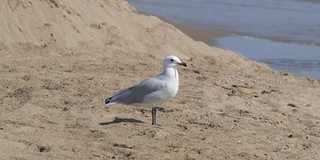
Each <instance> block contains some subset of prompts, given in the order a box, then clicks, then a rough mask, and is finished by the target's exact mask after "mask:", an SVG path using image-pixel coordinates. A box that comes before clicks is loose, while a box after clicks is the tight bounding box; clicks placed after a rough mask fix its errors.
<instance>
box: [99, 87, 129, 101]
mask: <svg viewBox="0 0 320 160" xmlns="http://www.w3.org/2000/svg"><path fill="white" fill-rule="evenodd" d="M132 88H133V87H130V88H126V89H123V90H120V91H118V92H117V93H115V94H114V95H113V96H111V97H109V98H107V99H105V100H104V104H105V105H106V106H110V105H113V104H118V103H122V104H126V100H125V99H126V97H127V96H128V91H129V90H131V89H132Z"/></svg>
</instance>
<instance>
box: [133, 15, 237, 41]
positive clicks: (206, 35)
mask: <svg viewBox="0 0 320 160" xmlns="http://www.w3.org/2000/svg"><path fill="white" fill-rule="evenodd" d="M137 12H138V13H139V14H143V15H147V16H150V15H152V16H155V17H158V18H159V19H161V20H162V21H164V22H167V23H169V24H171V25H173V26H174V27H176V28H177V29H179V30H180V31H181V32H183V33H184V34H186V35H187V36H189V37H190V38H192V39H193V40H195V41H201V42H203V43H206V44H207V45H209V46H211V47H217V45H216V44H217V38H220V37H228V36H232V35H233V34H232V33H228V32H223V31H216V30H208V29H203V28H199V27H195V26H189V25H185V24H181V23H178V22H173V21H170V20H167V19H166V18H164V17H160V16H158V15H154V14H151V13H147V12H143V11H138V10H137Z"/></svg>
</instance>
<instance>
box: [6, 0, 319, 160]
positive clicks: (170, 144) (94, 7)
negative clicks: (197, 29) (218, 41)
mask: <svg viewBox="0 0 320 160" xmlns="http://www.w3.org/2000/svg"><path fill="white" fill-rule="evenodd" d="M0 19H1V23H0V55H1V58H0V86H1V87H0V91H1V92H0V144H1V145H0V159H19V160H21V159H159V160H160V159H161V160H163V159H317V158H319V156H320V155H319V154H320V152H319V151H320V127H319V126H320V124H319V121H320V118H319V116H320V110H319V104H320V85H319V82H318V81H316V80H314V79H312V78H300V77H295V76H293V75H291V74H288V73H283V72H277V71H272V70H271V69H269V68H268V67H267V66H266V65H265V64H261V63H257V62H253V61H249V60H247V59H245V58H244V57H243V56H241V55H240V54H238V53H234V52H232V51H229V50H222V49H218V48H212V47H209V46H207V45H206V44H204V43H203V42H199V41H194V40H193V39H191V38H189V37H188V36H186V35H185V34H184V33H182V32H181V31H179V30H178V29H176V28H175V27H173V26H172V25H171V24H168V23H165V22H163V21H162V20H160V19H159V18H156V17H154V16H147V15H141V14H138V13H137V11H136V10H135V9H134V8H132V7H131V6H129V5H128V4H127V2H125V1H121V0H92V1H87V0H77V1H75V0H63V1H58V0H41V1H40V0H3V1H1V2H0ZM172 53H174V54H175V55H177V56H179V57H180V59H181V60H183V61H185V62H187V63H188V64H189V66H190V67H189V68H186V69H184V68H180V77H181V78H180V79H181V81H180V84H181V85H180V90H179V92H178V95H177V96H176V97H175V98H174V99H173V100H172V101H170V102H168V103H166V104H164V105H162V106H161V107H162V108H161V109H160V112H158V122H159V123H160V124H161V126H152V125H151V124H150V123H151V113H150V110H151V109H150V108H136V107H133V106H121V105H118V106H112V107H110V108H107V109H105V108H104V105H103V99H104V98H106V97H108V96H109V95H111V94H113V93H114V92H115V91H116V90H117V89H120V88H124V87H129V86H131V85H132V84H135V83H137V82H139V81H140V80H142V79H145V78H148V77H150V76H154V75H156V74H158V73H159V72H161V69H162V64H161V61H162V59H163V57H164V56H166V55H168V54H172ZM113 120H114V121H113Z"/></svg>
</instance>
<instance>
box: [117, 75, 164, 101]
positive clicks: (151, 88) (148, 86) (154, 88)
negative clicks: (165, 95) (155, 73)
mask: <svg viewBox="0 0 320 160" xmlns="http://www.w3.org/2000/svg"><path fill="white" fill-rule="evenodd" d="M164 86H165V82H163V81H162V80H159V79H157V78H150V79H147V80H144V81H142V82H140V83H139V84H137V85H135V86H133V87H130V88H127V89H123V90H120V91H119V92H117V93H116V94H115V95H113V96H112V102H116V103H122V104H138V103H146V102H147V103H148V102H149V101H152V100H154V99H153V97H154V96H153V95H154V94H157V93H158V92H159V91H161V90H162V89H163V87H164ZM159 98H162V97H159Z"/></svg>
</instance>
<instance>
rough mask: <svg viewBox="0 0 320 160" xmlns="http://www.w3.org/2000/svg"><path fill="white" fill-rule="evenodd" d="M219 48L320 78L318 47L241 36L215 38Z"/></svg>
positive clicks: (283, 69) (301, 74)
mask: <svg viewBox="0 0 320 160" xmlns="http://www.w3.org/2000/svg"><path fill="white" fill-rule="evenodd" d="M216 41H217V43H216V45H217V46H218V47H219V48H228V49H230V50H234V51H237V52H239V53H241V54H242V55H244V56H245V57H247V58H249V59H252V60H255V61H258V62H263V63H266V64H268V65H269V66H270V67H271V68H273V69H276V70H280V71H286V72H290V73H293V74H296V75H299V76H312V77H314V78H317V79H320V47H318V46H308V45H300V44H294V43H283V42H274V41H271V40H267V39H257V38H252V37H243V36H230V37H221V38H218V39H216Z"/></svg>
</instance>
